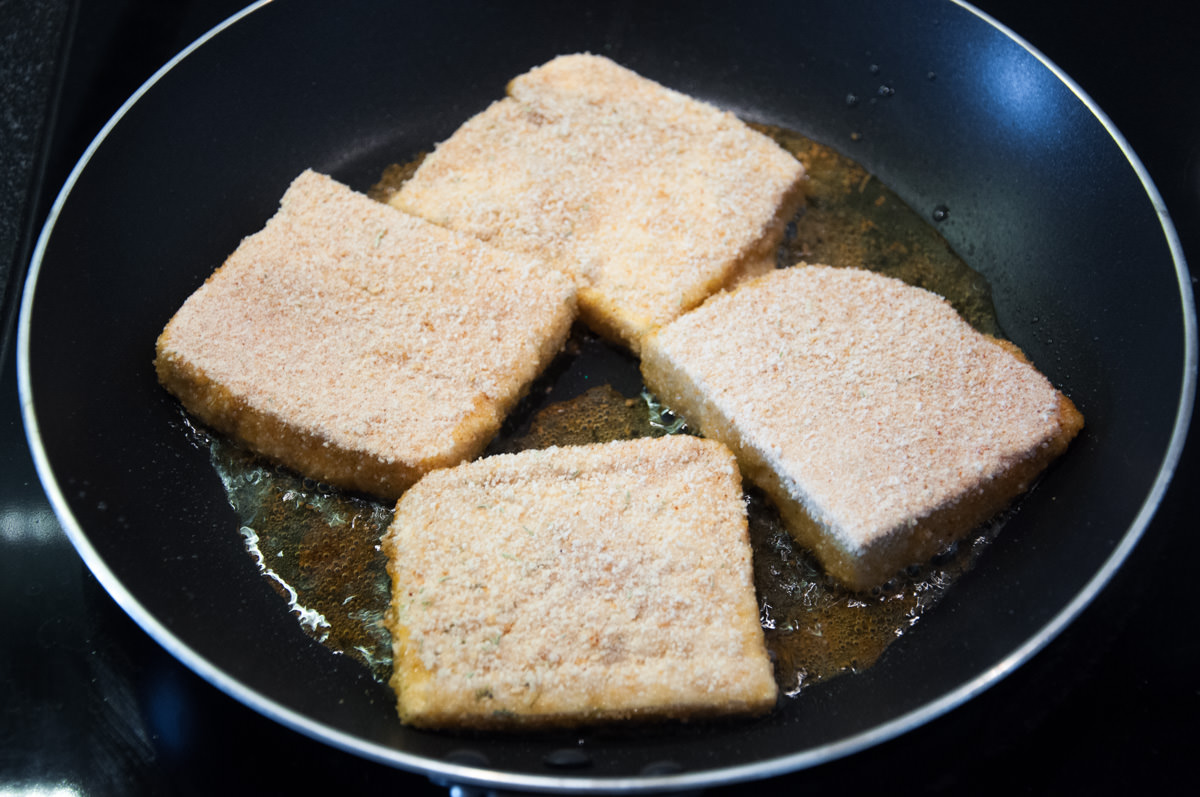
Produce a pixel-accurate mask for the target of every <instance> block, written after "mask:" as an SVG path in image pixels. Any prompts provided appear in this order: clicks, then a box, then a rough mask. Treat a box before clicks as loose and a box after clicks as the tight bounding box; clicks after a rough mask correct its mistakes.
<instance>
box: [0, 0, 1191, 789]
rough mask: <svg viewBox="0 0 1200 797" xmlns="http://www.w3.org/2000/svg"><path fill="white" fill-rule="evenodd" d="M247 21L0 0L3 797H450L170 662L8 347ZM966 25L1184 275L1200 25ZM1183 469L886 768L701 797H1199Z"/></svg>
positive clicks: (1125, 19) (864, 767)
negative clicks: (1067, 126)
mask: <svg viewBox="0 0 1200 797" xmlns="http://www.w3.org/2000/svg"><path fill="white" fill-rule="evenodd" d="M238 5H239V3H238V2H237V0H232V2H231V1H230V0H204V1H203V2H202V1H201V0H186V1H180V2H171V3H163V2H151V1H147V0H90V1H89V2H87V3H71V2H66V0H60V1H58V2H54V1H47V2H38V1H37V0H15V2H3V3H0V33H3V38H2V39H0V92H2V94H0V96H2V97H3V118H2V119H0V136H2V137H3V138H2V139H0V141H2V146H0V181H2V182H3V189H4V190H3V192H2V195H0V269H4V271H3V272H2V276H0V292H2V293H3V296H4V310H5V323H4V327H3V329H4V333H5V334H4V341H3V346H4V347H3V350H2V353H0V364H2V366H3V370H2V372H0V382H2V385H0V469H2V470H0V606H3V607H4V617H5V618H6V625H7V627H8V630H7V632H6V633H5V635H4V639H3V642H2V643H0V794H4V795H8V794H14V795H16V794H28V795H35V794H37V795H42V794H55V795H57V794H63V795H71V794H79V795H109V794H113V795H141V794H185V795H190V794H212V793H220V792H227V793H245V792H250V791H254V792H257V793H260V794H299V793H308V792H310V791H317V790H318V789H319V790H335V789H336V790H339V791H341V792H343V793H345V792H351V793H359V792H361V793H367V792H383V791H385V790H386V791H391V792H392V793H405V794H414V793H431V794H440V793H444V792H445V787H444V786H439V785H435V784H432V783H430V782H429V781H428V780H426V779H425V778H424V777H423V776H421V775H414V774H411V773H406V772H401V771H397V770H393V769H390V768H388V767H385V766H381V765H378V764H375V763H373V762H369V761H364V760H361V759H359V758H356V757H354V756H351V755H349V754H346V753H343V752H341V751H338V750H335V749H332V748H329V747H326V746H324V745H322V744H318V743H317V742H314V741H312V740H310V739H308V738H306V737H304V736H301V735H299V734H297V733H295V732H294V731H291V730H289V729H287V728H284V727H283V726H281V725H278V724H276V723H274V722H273V721H271V720H268V719H266V718H264V717H261V716H259V715H258V714H256V713H254V712H253V711H251V710H249V709H247V708H245V707H243V706H242V705H241V704H239V703H236V702H235V701H234V700H232V699H231V698H229V697H227V696H226V695H225V694H223V693H222V692H220V691H218V690H217V689H216V688H214V687H213V686H211V685H209V684H208V683H207V682H205V681H203V680H201V679H200V678H199V677H198V676H196V675H195V674H193V673H192V672H191V671H190V670H188V669H186V668H185V667H183V666H182V665H180V664H179V663H178V662H176V661H175V660H174V659H173V658H172V657H171V656H169V655H168V654H167V653H166V652H165V651H164V650H163V649H162V648H160V647H159V646H158V644H157V643H156V642H154V641H153V640H151V639H150V638H149V637H148V636H146V635H145V633H144V632H142V631H141V630H140V629H139V628H138V627H137V626H136V625H135V624H134V623H133V622H132V621H131V620H130V619H129V618H128V617H126V616H125V614H124V613H123V612H122V611H121V610H120V609H119V608H118V607H117V606H116V604H115V603H113V601H112V600H111V599H110V598H109V597H108V595H107V594H106V593H105V592H104V591H103V589H101V588H100V587H99V585H98V584H97V582H96V581H95V580H94V578H93V577H92V576H91V574H90V573H89V572H88V571H87V570H86V568H85V567H84V566H83V564H82V563H81V561H80V559H79V557H78V556H77V555H76V553H75V551H74V549H73V548H72V547H71V545H70V543H69V542H68V541H67V539H66V537H65V536H64V535H63V533H62V532H61V530H60V529H59V527H58V525H57V522H56V521H55V519H54V516H53V513H52V512H51V510H50V508H49V505H48V504H47V502H46V500H45V498H44V497H43V494H42V492H41V488H40V486H39V484H38V482H37V478H36V475H35V473H34V470H33V465H32V463H31V461H30V458H29V455H28V453H27V449H26V447H25V440H24V436H23V430H22V427H21V420H20V412H19V407H18V401H17V394H16V380H15V369H14V360H15V354H14V352H13V351H12V348H13V341H12V340H11V335H10V333H11V331H12V327H13V320H14V315H15V309H16V301H17V299H18V298H19V286H20V280H21V277H22V275H23V271H24V266H25V263H26V262H27V261H28V257H29V254H30V251H31V248H32V245H33V240H34V239H35V238H36V231H37V230H38V229H39V228H40V225H41V221H42V220H43V219H44V218H45V216H46V213H47V211H48V208H49V204H50V202H51V201H52V200H53V196H54V193H55V192H56V191H57V190H58V187H59V186H60V185H62V183H63V182H64V180H65V179H66V177H67V174H68V173H69V171H70V169H71V167H72V166H73V164H74V162H75V160H76V159H77V158H78V157H79V156H80V154H81V153H82V152H83V150H84V149H85V147H86V146H87V144H88V142H89V141H90V140H91V138H92V136H94V135H95V133H96V132H97V131H98V130H99V129H100V127H101V126H102V125H103V124H104V122H105V121H106V120H107V118H108V117H109V116H110V115H111V114H112V113H113V112H114V111H115V110H116V109H117V107H118V106H119V105H120V104H121V103H122V102H123V101H124V100H125V98H126V97H128V96H129V94H131V93H132V92H133V91H134V90H135V89H136V88H137V86H138V85H139V84H140V83H141V82H142V81H143V80H145V79H146V78H147V77H148V76H149V75H150V74H152V73H153V71H154V70H155V69H157V68H158V67H159V66H160V65H162V64H163V63H164V62H165V61H167V60H168V59H169V58H170V57H171V56H172V55H173V54H174V53H175V52H177V51H178V50H180V49H181V48H182V47H184V46H185V45H186V44H188V43H189V42H191V41H192V40H194V39H195V38H196V37H197V36H199V35H200V34H202V33H203V32H205V31H206V30H207V29H209V28H210V27H212V26H213V25H214V24H216V23H217V22H219V21H221V20H222V19H224V18H225V17H227V16H228V15H229V14H231V13H232V12H234V11H235V10H237V7H238ZM977 5H978V6H980V7H981V8H983V9H984V10H985V11H987V12H988V13H990V14H992V15H993V16H994V17H996V18H997V19H999V20H1000V21H1001V22H1003V23H1005V24H1006V25H1008V26H1009V27H1011V28H1012V29H1014V30H1015V31H1016V32H1017V33H1018V34H1020V35H1022V36H1024V37H1025V38H1026V39H1028V40H1029V41H1030V42H1031V43H1032V44H1033V45H1034V46H1035V47H1038V48H1039V49H1041V50H1042V51H1043V52H1044V53H1045V54H1046V55H1047V56H1048V57H1049V58H1050V59H1051V60H1052V61H1054V62H1055V63H1057V64H1058V65H1059V66H1060V67H1061V68H1062V69H1063V70H1064V71H1065V72H1066V73H1067V74H1069V75H1071V76H1072V77H1073V78H1075V80H1076V81H1078V82H1079V83H1080V85H1081V86H1082V88H1083V89H1084V90H1085V91H1086V92H1088V93H1089V94H1090V95H1091V97H1092V98H1093V99H1094V100H1095V101H1096V103H1097V104H1098V105H1099V106H1100V107H1101V108H1102V109H1103V110H1104V111H1105V112H1106V113H1107V114H1108V115H1109V116H1110V117H1111V118H1112V119H1113V121H1114V122H1115V124H1116V125H1117V127H1118V128H1119V129H1120V130H1121V131H1122V132H1123V133H1124V135H1125V136H1126V138H1127V139H1128V140H1129V142H1130V144H1131V145H1132V147H1133V149H1134V150H1135V151H1136V152H1137V153H1138V154H1139V156H1140V157H1141V159H1142V160H1143V162H1144V163H1145V165H1146V167H1147V169H1148V170H1149V172H1150V174H1151V176H1152V177H1153V178H1154V180H1155V182H1156V183H1157V185H1158V188H1159V190H1160V191H1161V193H1162V194H1163V196H1164V198H1165V200H1166V203H1167V206H1168V209H1169V210H1170V212H1171V214H1172V216H1173V218H1174V220H1175V223H1176V225H1177V227H1178V229H1179V233H1180V236H1181V238H1182V241H1183V244H1184V248H1185V250H1186V252H1187V253H1188V255H1189V256H1190V260H1191V262H1192V263H1193V264H1195V263H1198V262H1200V102H1197V100H1196V85H1197V82H1198V79H1200V67H1198V66H1197V62H1196V51H1197V46H1198V45H1197V43H1198V42H1200V23H1198V22H1197V14H1196V12H1195V11H1194V10H1193V5H1194V4H1192V3H1190V2H1183V1H1182V0H1179V1H1178V2H1176V1H1175V0H1147V1H1146V2H1144V3H1142V4H1140V5H1139V6H1137V7H1136V8H1134V7H1130V6H1128V5H1127V4H1122V5H1120V6H1118V5H1117V4H1115V3H1108V2H1100V3H1093V4H1086V5H1084V6H1081V5H1080V4H1075V3H1067V2H1065V1H1064V0H1049V2H1047V0H1042V2H1033V1H1032V0H987V1H985V2H979V3H977ZM1080 8H1085V9H1086V11H1082V12H1081V11H1080ZM1193 270H1194V267H1193ZM1192 438H1193V440H1194V439H1195V434H1194V433H1193V435H1192ZM1196 449H1197V445H1196V444H1195V443H1193V444H1192V445H1191V446H1189V448H1188V450H1187V451H1186V452H1185V455H1184V460H1183V462H1182V463H1181V465H1180V468H1179V471H1178V474H1177V476H1176V479H1175V481H1174V484H1173V485H1172V487H1171V489H1170V490H1169V491H1168V493H1167V496H1166V498H1165V500H1164V502H1163V505H1162V508H1161V509H1160V511H1159V513H1158V515H1157V517H1156V519H1155V520H1154V522H1153V524H1152V525H1151V527H1150V529H1149V530H1148V532H1147V534H1146V537H1145V539H1144V540H1143V542H1142V543H1141V544H1140V546H1139V547H1138V549H1137V550H1136V551H1135V553H1134V555H1133V557H1132V559H1131V561H1130V562H1129V563H1128V565H1127V566H1126V567H1125V568H1124V569H1123V570H1122V571H1121V573H1119V574H1118V576H1117V578H1116V580H1115V581H1114V583H1113V584H1112V585H1110V587H1109V588H1108V589H1106V590H1105V591H1104V593H1103V594H1102V595H1101V597H1100V598H1099V599H1098V601H1097V603H1096V604H1095V605H1094V606H1093V607H1092V608H1090V609H1088V610H1087V611H1086V612H1085V613H1084V614H1083V616H1082V617H1081V618H1080V619H1079V620H1078V621H1076V622H1075V623H1074V624H1073V625H1072V626H1071V627H1070V628H1069V629H1068V630H1067V631H1066V632H1065V633H1064V634H1063V635H1062V636H1061V637H1060V638H1059V639H1057V640H1056V641H1055V642H1053V643H1052V644H1051V645H1050V646H1049V647H1048V648H1047V649H1046V650H1044V651H1042V652H1041V653H1039V654H1038V655H1037V656H1036V657H1035V658H1034V659H1033V660H1032V661H1031V662H1029V663H1028V664H1027V665H1026V666H1024V667H1022V668H1021V669H1020V670H1019V671H1018V672H1017V673H1016V674H1014V675H1013V676H1011V677H1009V678H1008V679H1006V680H1005V681H1003V682H1001V683H1000V684H999V685H997V686H996V687H994V688H993V689H991V690H989V691H988V692H986V693H984V694H983V695H982V696H980V697H979V698H977V699H976V700H974V701H972V702H971V703H969V704H968V705H967V706H964V707H962V708H960V709H958V710H955V711H953V712H951V713H950V714H949V715H948V716H945V717H943V718H941V719H938V720H935V721H934V722H932V723H930V724H929V725H928V726H926V727H923V728H920V729H918V730H917V731H915V732H913V733H910V734H908V735H906V736H904V737H902V738H900V739H897V740H894V741H892V742H889V743H886V744H884V745H882V746H880V747H877V748H874V749H872V750H868V751H866V752H864V753H861V754H858V755H855V756H852V757H850V758H848V759H845V760H842V761H838V762H834V763H832V764H830V765H827V766H823V767H819V768H817V769H815V770H811V771H805V772H799V773H794V774H792V775H786V776H782V777H779V778H775V779H772V780H770V781H767V782H765V783H758V784H751V785H743V786H730V787H723V788H719V789H713V790H712V791H714V792H717V793H720V792H726V793H732V792H741V791H750V790H754V791H756V792H760V793H781V794H782V793H784V792H789V793H790V792H794V791H796V790H799V789H803V788H816V789H819V788H822V787H830V788H836V789H838V790H841V791H844V790H846V789H847V788H849V789H851V790H853V791H855V792H867V791H869V790H879V791H883V790H886V792H887V793H890V794H898V793H901V794H908V793H929V792H946V793H955V794H957V793H968V792H983V793H991V792H993V791H1000V790H1004V791H1007V792H1023V793H1037V794H1042V793H1068V792H1069V793H1077V792H1083V791H1085V790H1086V791H1091V792H1093V793H1102V794H1107V793H1115V792H1117V791H1124V790H1126V789H1137V791H1139V792H1143V791H1149V790H1151V789H1164V790H1165V789H1171V790H1172V791H1176V790H1184V791H1186V790H1187V784H1188V783H1191V784H1193V786H1192V788H1195V787H1196V785H1197V784H1200V776H1198V775H1197V774H1196V770H1195V768H1194V767H1192V766H1191V753H1192V750H1193V748H1194V747H1195V745H1196V743H1197V742H1200V689H1198V688H1197V686H1196V675H1195V674H1196V673H1197V672H1198V671H1200V642H1198V638H1200V635H1198V634H1197V633H1196V630H1197V623H1196V622H1195V620H1194V616H1193V613H1192V609H1191V603H1190V601H1189V599H1190V598H1193V597H1194V591H1195V590H1194V588H1193V587H1192V586H1191V585H1192V582H1193V580H1194V575H1193V571H1194V567H1195V564H1194V563H1195V562H1197V561H1200V543H1198V541H1197V537H1196V535H1195V532H1194V526H1195V519H1194V518H1195V510H1196V508H1197V501H1196V498H1195V496H1194V490H1195V486H1196V483H1197V482H1196V458H1197V457H1196ZM1189 517H1190V518H1192V520H1190V521H1189V520H1188V518H1189ZM1188 529H1193V531H1188Z"/></svg>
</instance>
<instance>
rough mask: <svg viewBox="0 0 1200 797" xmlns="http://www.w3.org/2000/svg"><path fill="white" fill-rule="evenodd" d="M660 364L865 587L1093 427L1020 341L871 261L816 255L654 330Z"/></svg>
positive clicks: (666, 398)
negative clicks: (853, 264) (862, 265)
mask: <svg viewBox="0 0 1200 797" xmlns="http://www.w3.org/2000/svg"><path fill="white" fill-rule="evenodd" d="M642 373H643V375H644V377H645V379H646V383H647V384H648V385H649V387H650V388H651V390H653V391H654V393H655V394H657V395H658V397H659V398H660V399H661V400H662V401H663V402H665V403H666V405H667V406H669V407H670V408H671V409H672V410H674V411H676V412H678V413H680V414H682V415H683V416H684V418H686V419H687V421H688V422H689V423H691V424H693V425H694V426H696V427H698V429H699V431H700V432H701V433H702V434H704V435H705V436H707V437H711V438H714V439H717V440H721V441H723V442H724V443H726V444H727V445H728V446H729V447H730V448H732V449H733V450H734V452H735V454H736V455H737V457H738V462H739V463H740V465H741V468H742V473H743V475H744V476H745V477H746V478H747V480H749V481H750V482H752V483H754V484H756V485H757V486H759V487H760V488H762V489H763V490H764V491H765V492H766V493H767V494H768V495H770V496H771V498H773V499H774V503H775V504H776V506H777V507H778V508H779V511H780V514H781V516H782V519H783V521H784V523H785V525H786V526H787V528H788V530H789V532H790V533H791V534H792V536H793V537H795V538H796V539H797V540H798V541H799V542H800V543H801V544H803V545H804V546H805V547H807V548H809V549H811V550H812V551H813V552H815V554H816V555H817V557H818V559H819V560H820V561H821V562H822V564H823V565H824V567H825V568H826V570H827V571H828V572H829V573H831V574H832V575H833V576H835V577H836V578H837V579H839V580H840V581H842V582H843V583H845V584H846V585H848V586H849V587H851V588H853V589H857V590H865V589H868V588H871V587H873V586H877V585H879V584H881V583H882V582H885V581H887V580H888V579H889V578H891V577H892V576H893V575H894V574H896V573H897V572H898V571H899V570H901V569H902V568H904V567H907V566H909V565H912V564H921V563H923V562H925V561H926V560H928V559H929V558H930V557H932V556H933V555H934V554H935V553H937V552H938V551H940V550H941V549H943V548H945V547H946V546H947V545H949V544H950V543H951V542H953V541H955V540H957V539H959V538H960V537H962V536H963V535H965V534H967V533H968V532H970V531H972V530H974V529H975V528H976V527H977V526H979V525H980V524H981V523H983V522H984V521H986V520H987V519H988V518H990V517H992V516H993V515H995V514H996V513H997V512H998V511H1000V510H1001V509H1002V508H1003V507H1004V506H1005V505H1006V504H1008V503H1009V502H1010V501H1011V500H1012V499H1013V498H1014V497H1015V496H1016V495H1018V494H1020V493H1022V492H1024V491H1025V490H1026V489H1028V487H1029V486H1030V485H1031V484H1032V482H1033V481H1034V479H1035V478H1036V477H1037V476H1038V475H1039V474H1040V473H1041V471H1042V470H1043V469H1044V468H1045V467H1046V466H1047V465H1048V464H1049V463H1050V462H1051V460H1053V459H1054V458H1056V457H1057V456H1059V455H1060V454H1061V453H1063V451H1064V450H1065V449H1066V447H1067V444H1068V443H1069V442H1070V440H1071V439H1072V438H1073V437H1074V436H1075V435H1076V434H1077V433H1078V431H1079V430H1080V428H1081V427H1082V426H1083V417H1082V416H1081V415H1080V414H1079V412H1078V410H1076V408H1075V406H1074V405H1073V404H1072V403H1071V401H1070V399H1068V398H1067V397H1066V396H1064V395H1063V394H1062V393H1060V392H1059V391H1058V390H1056V389H1055V388H1054V387H1053V386H1052V385H1051V384H1050V382H1049V381H1048V380H1047V379H1046V378H1045V377H1044V376H1043V375H1042V374H1041V373H1039V372H1038V371H1037V370H1036V369H1035V368H1034V367H1033V366H1032V365H1031V364H1030V363H1029V362H1028V361H1027V360H1026V359H1025V357H1024V355H1023V354H1022V353H1021V351H1020V350H1019V349H1018V348H1017V347H1016V346H1014V345H1013V344H1011V343H1008V342H1005V341H1001V340H998V339H996V338H993V337H990V336H987V335H984V334H982V333H979V332H977V331H975V330H974V329H973V328H971V327H970V326H969V325H968V324H967V323H966V322H965V321H964V320H963V319H962V318H961V317H960V316H959V315H958V314H957V313H956V312H955V311H954V309H953V308H952V307H951V306H950V305H949V303H947V302H946V301H944V300H943V299H942V298H941V297H939V296H936V295H935V294H932V293H930V292H928V291H925V290H922V289H920V288H915V287H912V286H909V285H906V284H904V283H903V282H900V281H899V280H895V279H892V278H889V277H884V276H881V275H879V274H875V273H872V272H868V271H863V270H859V269H850V268H842V269H834V268H828V267H821V266H803V265H800V266H796V267H793V268H788V269H782V270H779V271H776V272H774V273H772V274H769V275H767V276H764V277H761V278H759V279H757V280H754V281H752V282H750V283H747V284H745V285H744V286H742V287H740V288H739V289H737V290H735V291H732V292H730V293H726V294H721V295H719V296H715V297H713V298H712V299H711V300H709V301H708V302H707V303H706V304H704V305H703V306H702V307H700V308H699V309H697V310H695V311H693V312H691V313H689V314H687V315H685V316H683V317H682V318H680V319H679V320H677V321H675V322H674V323H672V324H670V325H669V326H667V327H664V328H663V329H662V330H660V331H659V332H658V333H657V334H656V335H654V336H653V337H652V338H650V339H649V340H647V342H646V345H645V347H644V349H643V357H642Z"/></svg>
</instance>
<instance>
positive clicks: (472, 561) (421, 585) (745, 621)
mask: <svg viewBox="0 0 1200 797" xmlns="http://www.w3.org/2000/svg"><path fill="white" fill-rule="evenodd" d="M384 550H385V552H386V553H387V557H388V570H389V572H390V573H391V576H392V580H393V593H392V594H393V603H392V607H391V611H390V613H389V616H388V625H389V628H390V630H391V632H392V636H393V645H394V650H395V657H394V661H395V664H394V676H393V678H392V684H393V686H394V688H395V690H396V693H397V696H398V707H399V712H400V715H401V717H402V719H403V720H404V721H405V722H407V723H410V724H413V725H419V726H424V727H456V728H492V727H500V728H507V727H521V728H533V727H548V726H570V725H580V724H585V723H591V722H597V721H603V720H610V719H626V718H639V719H653V718H663V717H679V718H688V717H695V716H702V715H711V714H725V713H733V712H753V713H757V712H762V711H766V710H768V709H769V708H770V707H771V706H773V705H774V701H775V696H776V686H775V681H774V677H773V670H772V665H771V663H770V660H769V658H768V656H767V652H766V647H765V644H764V641H763V633H762V628H761V626H760V625H759V618H758V605H757V602H756V600H755V593H754V581H753V573H752V569H751V559H750V557H751V552H750V544H749V538H748V534H747V521H746V509H745V505H744V503H743V502H742V496H741V481H740V476H739V474H738V470H737V465H736V462H735V460H734V458H733V456H732V454H730V452H729V451H728V450H727V449H726V448H725V447H724V446H722V445H720V444H718V443H715V442H712V441H707V440H701V439H699V438H694V437H668V438H658V439H648V438H643V439H639V440H633V441H621V442H614V443H606V444H597V445H591V446H573V447H564V448H550V449H541V450H528V451H524V452H521V453H518V454H502V455H498V456H494V457H489V458H485V459H481V460H477V461H475V462H472V463H469V464H465V465H461V466H459V467H456V468H452V469H448V470H441V471H437V472H434V473H431V474H429V475H428V476H426V477H425V478H424V479H422V480H421V481H420V482H418V483H417V484H416V485H415V486H414V487H413V488H412V489H410V490H409V491H408V492H407V493H405V495H404V496H403V498H401V500H400V502H399V503H398V504H397V506H396V514H395V519H394V521H393V523H392V526H391V528H390V529H389V531H388V533H387V535H386V536H385V541H384Z"/></svg>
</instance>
